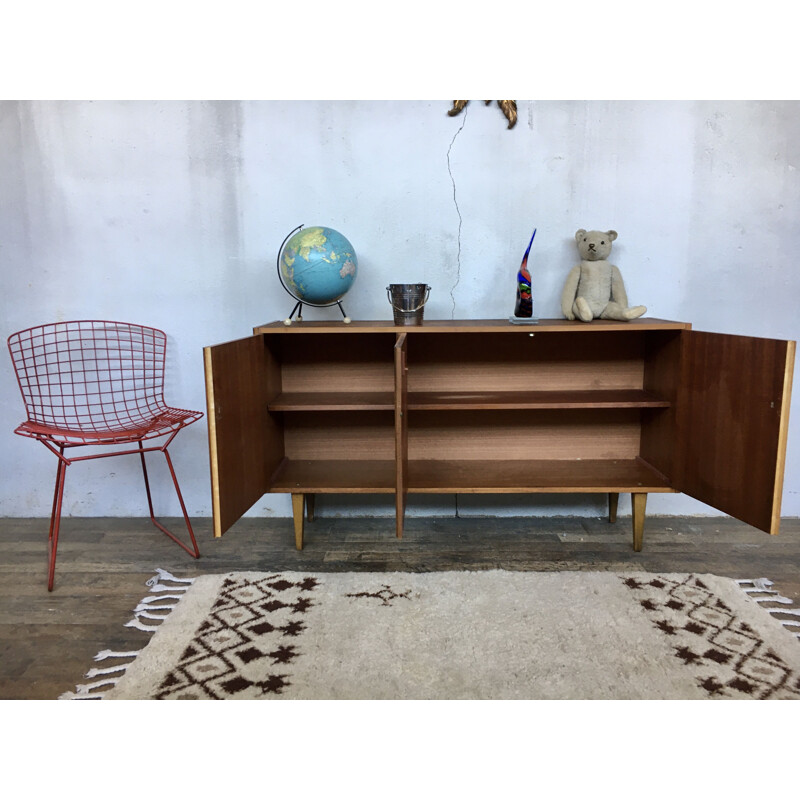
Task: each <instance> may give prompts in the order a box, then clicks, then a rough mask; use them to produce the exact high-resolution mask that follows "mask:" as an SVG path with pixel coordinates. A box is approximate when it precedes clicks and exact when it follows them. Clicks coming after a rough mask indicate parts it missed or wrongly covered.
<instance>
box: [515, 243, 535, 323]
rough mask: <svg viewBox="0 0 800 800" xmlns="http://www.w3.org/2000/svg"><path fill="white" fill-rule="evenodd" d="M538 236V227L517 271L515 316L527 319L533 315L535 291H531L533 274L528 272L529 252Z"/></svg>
mask: <svg viewBox="0 0 800 800" xmlns="http://www.w3.org/2000/svg"><path fill="white" fill-rule="evenodd" d="M535 236H536V229H535V228H534V230H533V236H531V240H530V242H529V243H528V249H527V250H526V251H525V255H524V256H523V257H522V265H521V266H520V268H519V272H518V273H517V303H516V305H515V306H514V316H515V317H517V318H518V319H527V318H529V317H532V316H533V293H532V292H531V274H530V272H528V254H529V253H530V252H531V245H532V244H533V239H534V237H535Z"/></svg>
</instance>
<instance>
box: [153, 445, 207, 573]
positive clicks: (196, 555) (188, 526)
mask: <svg viewBox="0 0 800 800" xmlns="http://www.w3.org/2000/svg"><path fill="white" fill-rule="evenodd" d="M161 452H162V453H164V458H166V459H167V466H168V467H169V472H170V475H172V482H173V484H174V485H175V492H176V493H177V495H178V501H179V502H180V504H181V511H182V512H183V519H184V521H185V522H186V529H187V530H188V531H189V538H190V539H191V540H192V548H194V549H190V548H189V547H188V546H187V545H185V544H184V543H183V542H182V541H181V540H180V539H178V537H177V536H175V534H173V533H171V532H170V531H168V530H167V529H166V528H165V527H164V526H163V525H162V524H161V523H160V522H159V521H158V520H157V519H156V516H155V513H154V511H153V499H152V497H151V495H150V482H149V481H148V479H147V464H146V463H145V459H144V448H143V446H142V443H141V442H139V455H140V456H141V459H142V473H143V474H144V486H145V490H146V491H147V505H148V508H149V509H150V521H151V522H152V523H153V525H155V526H156V528H158V529H159V530H160V531H161V532H162V533H164V534H166V535H167V536H168V537H169V538H170V539H172V541H173V542H175V544H177V545H178V546H179V547H181V548H183V549H184V550H185V551H186V552H187V553H188V554H189V555H190V556H192V558H200V550H199V549H198V547H197V541H196V540H195V538H194V531H193V530H192V523H191V522H190V520H189V514H188V513H187V511H186V505H185V503H184V502H183V495H182V494H181V487H180V486H179V485H178V477H177V475H176V474H175V469H174V467H173V466H172V459H171V458H170V457H169V453H168V452H167V449H166V448H164V449H163V450H162V451H161Z"/></svg>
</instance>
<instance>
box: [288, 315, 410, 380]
mask: <svg viewBox="0 0 800 800" xmlns="http://www.w3.org/2000/svg"><path fill="white" fill-rule="evenodd" d="M304 324H305V323H304ZM394 343H395V336H394V334H391V333H384V334H363V335H361V336H358V337H357V338H353V337H352V336H350V337H347V336H343V335H338V334H329V335H325V336H294V337H282V338H281V349H282V358H281V360H282V362H283V367H282V373H283V374H282V382H283V391H284V392H391V393H392V394H393V393H394V358H393V355H392V349H393V347H394Z"/></svg>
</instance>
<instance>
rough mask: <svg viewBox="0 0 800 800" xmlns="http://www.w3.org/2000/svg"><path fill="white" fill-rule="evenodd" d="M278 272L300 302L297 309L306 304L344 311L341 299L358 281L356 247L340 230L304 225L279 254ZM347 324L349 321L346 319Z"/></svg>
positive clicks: (288, 239)
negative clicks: (335, 305) (332, 307)
mask: <svg viewBox="0 0 800 800" xmlns="http://www.w3.org/2000/svg"><path fill="white" fill-rule="evenodd" d="M278 271H279V276H280V280H281V283H283V286H284V288H285V289H286V291H287V292H289V294H291V295H292V296H293V297H294V298H295V299H296V300H297V301H298V305H297V306H295V310H297V309H298V307H299V308H301V309H302V304H304V303H305V304H307V305H311V306H330V305H334V304H338V305H339V307H340V308H341V303H340V301H341V299H342V297H344V295H345V294H347V292H348V290H349V289H350V287H351V286H352V285H353V283H354V281H355V279H356V273H357V272H358V259H357V258H356V251H355V249H354V248H353V245H352V244H350V242H349V241H348V240H347V238H345V237H344V236H343V235H342V234H341V233H339V231H336V230H334V229H333V228H325V227H322V226H314V227H310V228H304V227H302V226H301V227H300V229H299V230H298V231H297V232H296V233H295V232H292V233H291V234H290V235H289V237H288V238H287V240H286V241H285V242H284V244H283V246H282V248H281V252H280V253H279V255H278ZM292 314H294V311H293V312H292ZM342 314H344V309H342ZM290 319H291V317H290ZM300 319H302V317H299V316H298V320H300ZM345 321H347V322H349V321H350V320H349V319H348V318H347V317H346V316H345ZM287 322H288V321H287Z"/></svg>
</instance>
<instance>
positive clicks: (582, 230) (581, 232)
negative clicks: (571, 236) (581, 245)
mask: <svg viewBox="0 0 800 800" xmlns="http://www.w3.org/2000/svg"><path fill="white" fill-rule="evenodd" d="M585 233H586V231H585V230H584V229H583V228H581V229H580V230H579V231H577V232H576V233H575V241H576V242H577V241H579V240H580V238H581V236H583V235H584V234H585Z"/></svg>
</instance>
